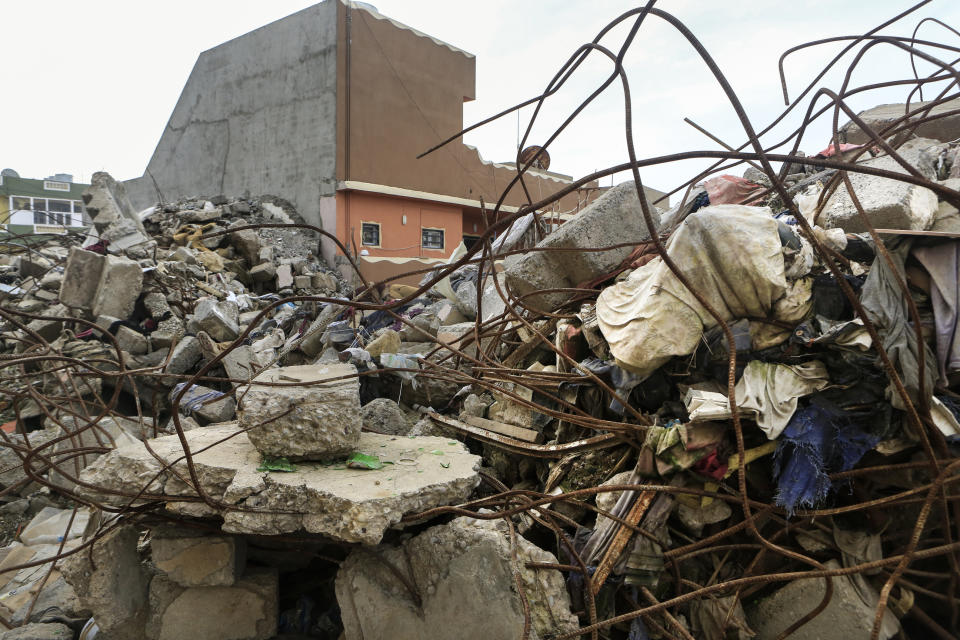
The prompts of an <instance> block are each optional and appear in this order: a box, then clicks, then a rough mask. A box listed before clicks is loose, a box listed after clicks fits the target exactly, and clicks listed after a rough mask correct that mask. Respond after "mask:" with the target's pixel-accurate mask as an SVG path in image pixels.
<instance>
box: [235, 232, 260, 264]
mask: <svg viewBox="0 0 960 640" xmlns="http://www.w3.org/2000/svg"><path fill="white" fill-rule="evenodd" d="M230 243H231V244H233V247H234V249H236V250H237V253H238V254H240V257H241V258H243V259H244V260H246V261H247V262H248V263H250V264H251V265H255V264H257V263H258V262H259V261H260V234H258V233H257V232H256V231H254V230H253V229H244V230H243V231H234V232H233V233H231V234H230Z"/></svg>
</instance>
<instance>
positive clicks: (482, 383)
mask: <svg viewBox="0 0 960 640" xmlns="http://www.w3.org/2000/svg"><path fill="white" fill-rule="evenodd" d="M654 17H656V18H658V19H660V18H663V19H667V20H668V21H672V20H673V18H672V16H669V14H667V13H665V12H663V11H660V10H659V9H649V7H648V8H645V9H637V10H636V11H633V12H630V13H628V14H626V15H625V16H621V17H620V18H619V19H618V20H617V21H615V22H614V23H613V24H612V25H611V26H615V25H616V24H618V23H620V22H623V21H625V20H628V19H633V20H635V21H636V24H639V23H640V21H642V20H644V19H653V18H654ZM861 42H863V43H865V44H863V45H862V46H870V44H872V43H878V42H886V40H882V39H879V37H874V36H864V37H863V38H862V40H861ZM908 42H909V43H910V44H909V45H908V44H907V43H908ZM898 46H902V47H904V48H906V49H908V50H909V51H911V52H923V53H924V55H925V56H927V57H928V58H929V57H931V56H933V55H936V53H938V49H944V50H952V47H947V46H946V45H937V44H936V43H931V42H928V41H924V42H923V43H919V42H916V41H915V39H907V38H904V39H901V40H898ZM698 51H700V52H701V55H703V56H704V57H705V58H707V59H709V56H707V54H706V53H705V52H703V51H702V49H700V48H698ZM931 52H933V53H931ZM578 55H579V54H578ZM621 59H622V58H621ZM575 60H576V58H574V59H573V60H572V61H575ZM616 64H617V65H618V67H619V66H620V62H619V61H618V62H617V63H616ZM620 68H622V67H620ZM852 69H853V67H851V70H852ZM937 73H938V74H939V75H937V74H934V75H933V76H931V77H920V78H918V79H911V80H910V81H909V82H910V83H912V85H913V86H915V87H922V86H925V85H928V84H932V83H933V82H935V81H938V80H943V79H945V78H948V77H949V78H951V79H952V78H954V77H956V78H957V79H960V76H957V74H956V72H955V71H954V70H953V68H952V67H950V66H949V65H946V64H943V65H942V67H941V71H939V72H937ZM898 82H899V80H898ZM625 87H626V85H625ZM852 91H854V89H851V88H845V89H844V92H843V93H841V94H838V95H837V96H836V98H835V104H833V105H830V106H827V107H823V109H822V111H821V112H820V113H814V112H811V113H810V114H809V115H808V118H807V119H805V121H804V126H803V127H801V128H800V129H798V130H797V132H795V135H794V136H793V137H792V138H791V139H790V140H789V141H787V142H786V143H782V142H781V143H778V144H777V145H776V146H775V147H774V149H778V148H779V147H782V146H784V145H787V147H789V146H790V145H793V149H792V152H790V153H774V151H773V150H767V149H765V146H764V145H765V144H767V143H766V142H764V141H763V139H762V136H764V135H765V133H766V132H765V131H764V132H760V133H757V132H755V131H754V129H753V127H752V125H751V124H750V122H749V120H747V118H746V115H745V114H743V113H742V109H740V108H739V102H738V101H737V99H736V96H735V95H734V94H732V92H731V93H730V94H728V95H729V96H730V99H731V101H732V102H733V104H734V105H735V106H737V107H738V110H739V111H740V112H741V115H742V118H743V125H744V131H745V133H746V135H747V138H748V142H747V143H746V144H745V145H744V147H743V148H748V147H749V148H750V149H752V150H751V151H743V150H742V149H741V150H736V151H735V150H729V149H727V150H725V151H709V152H702V153H699V155H702V156H704V157H709V158H716V159H718V162H717V164H716V165H714V166H713V167H711V168H710V169H708V170H706V171H704V172H702V173H701V174H699V175H697V176H694V177H693V178H692V179H691V180H689V181H688V182H687V183H686V184H685V185H683V186H682V187H681V189H684V190H686V193H685V194H684V195H681V196H680V201H679V203H676V204H675V205H674V206H673V207H667V206H661V205H665V203H663V202H660V203H658V202H651V201H650V200H649V199H648V198H647V196H646V192H645V191H644V190H643V185H642V183H641V181H640V175H639V173H637V172H639V171H640V170H641V169H642V168H643V167H645V166H646V165H647V164H650V163H651V162H654V161H655V162H667V161H670V160H672V159H674V158H666V159H664V158H660V159H654V160H651V161H645V160H641V159H638V158H637V157H636V154H635V152H634V150H633V146H632V141H631V142H630V143H629V144H628V148H629V149H630V156H631V161H630V163H628V164H627V165H621V166H617V167H611V168H609V169H607V170H605V171H601V172H598V173H597V174H594V175H593V176H588V177H587V178H585V179H584V181H589V180H593V179H596V178H598V177H603V176H607V175H612V174H615V173H617V172H619V171H621V170H625V169H631V170H633V171H635V173H634V174H633V179H632V180H629V181H626V182H623V183H621V184H620V185H618V186H615V187H613V188H611V189H609V190H606V191H605V192H604V193H603V194H602V195H601V196H600V197H599V198H597V199H596V200H595V201H593V202H592V203H591V204H590V205H588V206H587V207H585V208H584V209H583V210H582V211H581V212H579V213H578V214H576V215H574V216H573V217H572V218H571V219H570V220H568V221H566V222H565V223H564V224H563V225H561V226H560V227H559V228H558V229H557V230H555V231H553V232H552V233H548V234H545V235H543V236H542V237H539V236H538V238H539V239H538V240H537V242H536V243H535V245H534V246H526V245H524V244H523V242H522V240H521V239H522V238H524V237H526V236H527V234H528V231H529V230H530V229H541V228H543V229H546V228H547V225H545V224H543V221H542V220H540V213H539V211H540V210H541V209H542V208H543V207H544V206H546V205H547V204H549V202H550V200H549V198H548V199H546V200H545V201H543V202H530V203H529V204H528V205H527V206H526V207H520V209H519V210H518V211H517V212H516V213H510V214H507V213H505V212H501V211H499V210H497V208H494V209H493V210H492V211H491V215H490V221H491V222H490V225H489V227H488V228H487V229H486V231H485V232H484V234H483V235H482V236H481V237H480V238H479V240H478V241H477V243H476V244H474V245H473V246H472V248H470V249H467V248H466V246H462V247H460V248H459V249H458V250H457V251H455V252H454V253H453V254H452V255H451V257H450V258H449V260H448V261H447V263H446V264H444V265H442V266H439V267H436V268H434V269H427V270H424V271H423V272H420V273H417V274H415V275H416V276H417V277H418V278H422V280H420V285H418V286H413V285H405V284H403V285H402V284H399V283H397V282H395V280H396V278H394V279H388V280H387V281H383V282H370V281H369V280H367V279H366V278H365V277H364V276H363V273H362V272H361V269H360V268H359V266H358V265H357V264H355V263H354V264H349V265H348V267H349V271H348V272H347V273H344V272H342V271H341V270H339V269H333V268H331V265H328V264H327V263H326V261H325V260H324V259H323V258H322V257H321V253H320V244H319V240H320V237H321V236H324V237H327V238H331V237H332V236H331V234H329V233H328V232H325V231H324V230H323V229H318V228H316V227H313V226H311V225H307V224H305V223H304V222H303V221H302V220H301V219H300V218H299V216H298V214H297V212H296V210H295V208H294V207H292V206H291V205H290V204H289V203H286V202H284V201H282V200H279V199H276V198H272V197H267V196H264V197H251V196H244V197H242V198H229V197H225V196H219V197H215V198H209V199H207V198H196V199H188V200H182V201H178V202H172V203H158V204H157V205H156V206H155V207H153V208H151V209H148V210H146V211H144V212H139V213H138V212H135V211H134V210H133V209H132V208H131V207H130V205H129V201H128V200H127V199H126V196H125V194H124V192H123V186H122V185H120V184H118V183H117V182H115V181H114V180H113V179H112V178H110V176H108V175H106V174H97V175H95V176H94V179H93V182H92V185H91V187H90V188H89V191H88V193H87V194H86V195H85V196H84V202H85V204H86V206H87V212H88V213H89V215H90V216H91V218H92V220H93V228H92V229H91V230H90V236H89V237H85V238H79V237H77V236H73V235H64V236H51V237H49V238H46V239H44V240H43V241H41V242H35V243H32V244H25V245H22V246H20V247H18V251H19V252H15V251H11V252H8V253H4V254H0V262H2V264H0V282H2V283H3V285H4V289H3V299H2V300H0V318H2V326H0V341H2V342H0V347H2V351H0V359H2V369H3V370H2V376H3V378H2V379H3V383H2V385H0V391H2V392H3V398H2V400H3V404H2V406H0V411H2V417H3V420H2V423H3V429H0V439H2V444H3V447H2V448H0V465H2V466H0V502H2V503H3V504H2V505H0V533H2V535H3V540H2V542H3V543H4V545H5V546H4V547H3V548H2V549H0V577H2V578H0V621H2V622H3V623H4V624H6V626H8V627H10V628H11V630H10V631H8V632H6V633H5V634H3V636H2V637H3V638H28V637H29V638H67V637H71V638H73V637H78V638H85V639H87V640H90V638H92V637H94V634H102V635H101V637H104V638H120V639H124V638H151V639H153V640H172V639H174V638H184V637H190V638H199V639H208V638H209V639H211V640H213V639H218V638H231V639H237V640H259V639H267V638H273V637H282V638H300V637H312V638H330V639H334V638H340V637H343V638H345V639H346V640H354V639H358V638H371V637H387V636H390V637H395V638H421V637H424V636H425V635H428V634H436V633H437V632H438V630H439V631H440V632H441V633H443V634H446V635H456V636H457V637H470V638H475V637H481V636H482V637H489V638H497V639H499V638H517V637H521V638H554V639H555V640H560V639H567V638H573V637H580V636H590V637H592V638H599V637H601V636H602V637H605V638H628V639H630V640H638V639H642V638H674V637H682V638H692V637H696V638H705V639H707V640H723V639H725V638H737V639H738V640H746V639H748V638H758V639H760V640H766V639H772V638H782V637H791V638H800V639H808V638H809V639H813V638H821V637H834V636H839V635H842V636H844V637H846V638H849V639H850V640H854V639H858V638H864V639H866V638H870V639H871V640H873V639H877V638H882V639H887V638H892V637H895V636H897V635H902V636H905V637H940V638H949V637H956V633H957V631H958V625H960V610H958V608H957V605H958V598H957V595H956V592H957V581H958V580H960V572H958V571H957V566H958V564H957V563H958V559H957V554H958V552H960V546H958V545H960V543H958V542H957V540H956V538H957V536H958V535H960V530H958V522H960V520H958V519H957V517H955V516H956V514H955V506H956V505H955V501H956V496H953V493H954V492H955V491H954V488H953V485H954V484H955V480H956V479H957V478H958V477H960V475H958V470H960V463H958V462H957V455H958V451H957V443H958V438H960V388H958V384H960V377H958V371H960V355H958V354H957V353H956V352H957V349H958V348H960V347H958V345H957V344H956V340H955V337H956V334H957V331H958V329H957V327H958V322H960V315H958V312H957V305H958V300H957V298H958V289H957V278H958V271H957V265H958V262H957V259H958V256H960V252H958V251H960V250H958V247H960V245H958V243H960V224H958V220H960V217H958V215H960V214H958V208H960V192H958V191H957V186H958V184H960V183H958V182H957V178H958V176H960V157H958V154H960V145H958V144H957V143H956V142H955V141H956V140H958V139H960V124H958V123H960V119H958V118H957V113H960V109H957V108H956V106H955V105H956V102H954V100H955V99H956V95H955V94H948V92H947V91H946V90H945V91H944V93H943V95H942V96H941V97H940V98H938V99H937V100H935V101H926V102H918V103H913V104H904V105H900V106H898V107H896V108H894V107H891V106H889V105H887V106H884V107H883V108H882V109H880V110H879V111H874V110H871V111H869V112H867V113H866V114H862V115H861V116H858V117H853V118H851V121H852V123H853V124H850V125H847V126H845V127H844V128H843V129H840V130H837V131H834V135H833V136H832V139H831V140H830V141H829V146H828V147H827V149H825V151H823V152H821V153H818V154H816V155H813V156H807V155H805V154H803V153H802V152H800V151H799V146H800V144H801V142H806V141H805V140H804V138H803V135H804V132H805V127H806V126H807V125H808V124H810V123H811V122H812V121H813V119H815V118H816V117H824V116H823V114H827V113H828V110H829V109H830V108H832V107H833V106H837V107H838V108H839V107H843V106H845V103H844V98H845V96H846V95H848V94H849V93H851V92H852ZM540 98H541V99H545V98H546V95H544V96H540ZM800 103H801V102H800V100H799V99H798V100H797V101H794V102H793V103H791V105H790V109H792V108H794V107H796V106H797V105H799V104H800ZM788 111H789V109H788ZM955 112H957V113H955ZM850 115H851V116H852V115H853V114H850ZM934 121H935V122H936V126H934V125H933V124H932V123H933V122H934ZM627 135H628V140H630V139H631V135H632V132H631V131H630V127H629V126H628V127H627ZM921 135H922V136H929V137H920V136H921ZM857 136H859V137H857ZM818 142H821V143H822V142H823V141H818ZM771 161H775V162H778V163H780V165H781V166H780V169H779V171H778V170H776V169H775V168H774V167H773V166H772V165H771V164H770V162H771ZM532 162H533V160H530V162H519V163H518V165H517V171H518V180H519V179H520V176H521V175H522V174H523V172H524V171H525V170H527V169H529V167H530V164H531V163H532ZM742 162H748V163H751V165H750V166H749V167H747V168H746V169H744V170H743V172H742V173H743V176H742V177H741V176H739V175H731V174H728V173H725V172H728V171H732V170H733V167H735V166H736V165H737V164H739V163H742ZM513 188H517V187H515V186H514V187H513ZM678 191H679V190H678ZM640 194H643V195H642V196H641V195H640ZM561 195H562V194H561ZM561 195H557V194H554V196H551V198H559V197H561ZM340 248H341V250H342V252H343V256H344V260H345V261H346V262H348V263H349V262H350V259H349V258H350V256H351V255H352V254H351V252H350V251H349V250H348V248H347V247H340ZM413 281H414V282H415V281H416V280H413Z"/></svg>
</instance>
